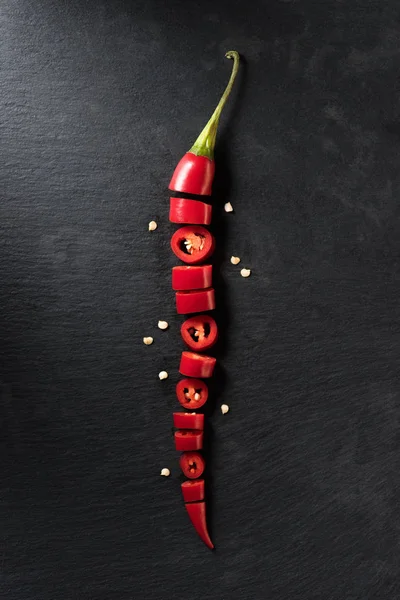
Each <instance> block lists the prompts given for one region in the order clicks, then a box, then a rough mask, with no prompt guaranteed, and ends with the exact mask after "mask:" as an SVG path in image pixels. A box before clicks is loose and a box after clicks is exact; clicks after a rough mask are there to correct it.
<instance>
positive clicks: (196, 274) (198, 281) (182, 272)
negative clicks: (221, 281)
mask: <svg viewBox="0 0 400 600" xmlns="http://www.w3.org/2000/svg"><path fill="white" fill-rule="evenodd" d="M211 286H212V265H197V266H191V267H187V266H183V265H180V266H179V267H172V289H173V290H176V291H190V290H204V288H209V287H211Z"/></svg>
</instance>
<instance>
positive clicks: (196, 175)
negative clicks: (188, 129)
mask: <svg viewBox="0 0 400 600" xmlns="http://www.w3.org/2000/svg"><path fill="white" fill-rule="evenodd" d="M225 56H226V57H227V58H233V69H232V74H231V76H230V79H229V82H228V85H227V86H226V89H225V91H224V93H223V95H222V97H221V100H220V101H219V103H218V105H217V107H216V109H215V110H214V112H213V114H212V116H211V118H210V120H209V121H208V123H207V125H206V126H205V127H204V129H203V131H202V132H201V133H200V135H199V137H198V138H197V140H196V141H195V143H194V144H193V146H192V147H191V148H190V150H189V152H187V153H186V154H185V155H184V156H183V157H182V158H181V160H180V161H179V163H178V165H177V167H176V169H175V171H174V174H173V175H172V179H171V181H170V184H169V188H170V190H174V191H176V192H186V193H188V194H197V195H201V196H209V195H210V194H211V187H212V182H213V179H214V173H215V163H214V147H215V140H216V137H217V129H218V122H219V118H220V116H221V112H222V109H223V107H224V105H225V102H226V101H227V99H228V96H229V94H230V92H231V89H232V87H233V83H234V81H235V77H236V74H237V72H238V68H239V54H238V53H237V52H235V51H234V50H231V51H230V52H227V53H226V54H225Z"/></svg>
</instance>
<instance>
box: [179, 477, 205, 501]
mask: <svg viewBox="0 0 400 600" xmlns="http://www.w3.org/2000/svg"><path fill="white" fill-rule="evenodd" d="M181 489H182V494H183V500H184V502H199V501H200V500H204V479H193V480H192V481H184V482H183V483H181Z"/></svg>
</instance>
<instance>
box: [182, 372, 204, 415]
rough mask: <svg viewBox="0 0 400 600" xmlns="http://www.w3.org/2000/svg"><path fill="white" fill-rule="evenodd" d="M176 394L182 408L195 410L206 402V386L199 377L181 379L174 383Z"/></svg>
mask: <svg viewBox="0 0 400 600" xmlns="http://www.w3.org/2000/svg"><path fill="white" fill-rule="evenodd" d="M176 396H177V398H178V401H179V403H180V404H181V405H182V406H183V408H188V409H190V410H197V409H198V408H201V407H202V406H203V405H204V404H205V403H206V402H207V399H208V387H207V384H206V383H205V382H204V381H202V380H201V379H181V380H180V381H178V383H177V384H176Z"/></svg>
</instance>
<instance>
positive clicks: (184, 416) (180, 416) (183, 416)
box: [173, 412, 204, 430]
mask: <svg viewBox="0 0 400 600" xmlns="http://www.w3.org/2000/svg"><path fill="white" fill-rule="evenodd" d="M173 419H174V427H176V428H177V429H199V430H203V429H204V415H201V414H200V415H199V414H196V413H177V412H174V413H173Z"/></svg>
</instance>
